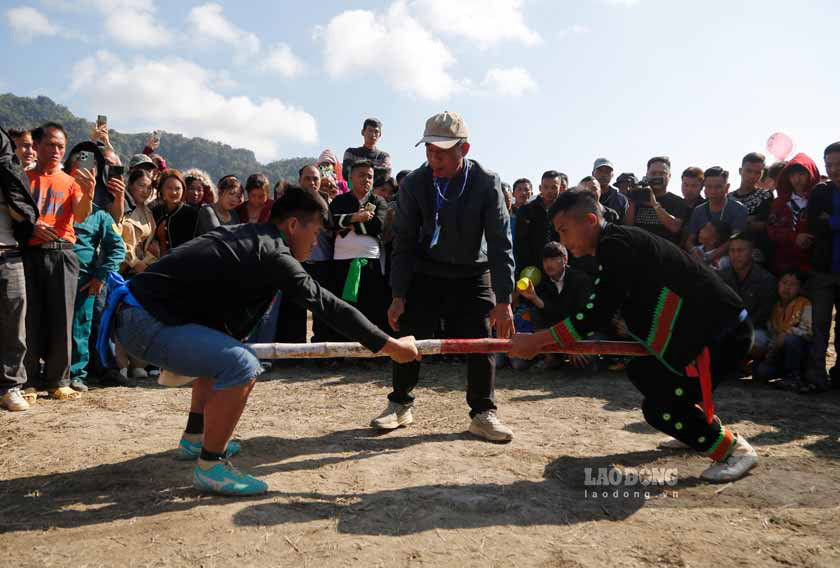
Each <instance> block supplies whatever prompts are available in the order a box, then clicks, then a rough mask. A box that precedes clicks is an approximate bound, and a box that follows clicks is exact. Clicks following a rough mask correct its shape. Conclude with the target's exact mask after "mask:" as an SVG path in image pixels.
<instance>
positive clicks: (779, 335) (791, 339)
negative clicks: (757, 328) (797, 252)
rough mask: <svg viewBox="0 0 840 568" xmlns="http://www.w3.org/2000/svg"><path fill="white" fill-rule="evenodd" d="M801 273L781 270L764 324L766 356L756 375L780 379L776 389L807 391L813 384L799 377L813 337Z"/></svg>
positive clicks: (809, 311) (763, 378) (810, 315)
mask: <svg viewBox="0 0 840 568" xmlns="http://www.w3.org/2000/svg"><path fill="white" fill-rule="evenodd" d="M802 284H803V276H802V275H801V274H800V273H799V272H796V271H788V272H785V273H784V274H783V275H782V277H781V278H780V279H779V289H778V293H779V301H778V302H777V303H776V305H775V306H774V307H773V312H772V314H771V316H770V321H769V324H768V332H769V333H770V337H771V343H770V351H769V352H768V354H767V357H766V358H765V360H764V361H762V363H761V364H760V365H759V366H758V368H757V369H756V373H755V374H756V378H758V379H762V380H765V381H772V380H774V379H777V378H779V377H780V376H781V377H782V379H781V380H780V381H778V382H776V383H774V384H775V386H777V387H778V388H781V389H784V390H789V391H795V392H800V393H809V392H812V391H814V390H816V388H815V386H814V385H813V384H810V383H808V382H804V381H803V380H802V378H801V377H802V375H801V373H802V368H803V365H804V364H805V363H806V361H807V357H808V349H809V347H810V344H811V340H812V338H813V328H812V321H813V318H812V312H811V302H810V301H809V300H808V299H807V298H805V297H804V296H802V295H800V292H801V290H802Z"/></svg>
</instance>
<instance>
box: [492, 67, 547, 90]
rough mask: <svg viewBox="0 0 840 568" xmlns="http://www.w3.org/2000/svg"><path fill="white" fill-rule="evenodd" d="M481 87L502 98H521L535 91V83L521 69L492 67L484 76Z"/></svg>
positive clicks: (523, 69)
mask: <svg viewBox="0 0 840 568" xmlns="http://www.w3.org/2000/svg"><path fill="white" fill-rule="evenodd" d="M482 86H483V87H484V88H486V89H488V90H489V91H491V92H492V93H495V94H497V95H499V96H503V97H521V96H522V95H524V94H526V93H533V92H535V91H536V90H537V83H536V81H534V80H533V79H532V78H531V74H530V73H528V70H527V69H525V68H523V67H508V68H505V69H503V68H500V67H493V68H492V69H490V70H489V71H487V74H486V75H485V76H484V81H483V82H482Z"/></svg>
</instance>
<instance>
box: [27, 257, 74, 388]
mask: <svg viewBox="0 0 840 568" xmlns="http://www.w3.org/2000/svg"><path fill="white" fill-rule="evenodd" d="M23 265H24V268H25V272H26V344H27V345H26V357H25V358H24V365H25V366H26V376H27V378H28V383H27V386H34V387H36V388H40V387H46V388H56V387H66V386H68V385H69V384H70V354H71V349H72V335H71V329H72V326H73V309H74V305H75V302H76V289H77V288H78V286H79V259H78V258H77V257H76V253H75V252H74V251H73V250H72V249H68V250H44V249H39V248H30V249H26V250H25V251H24V253H23ZM41 359H43V360H44V362H45V363H46V374H45V376H44V377H43V381H42V379H41V366H40V360H41Z"/></svg>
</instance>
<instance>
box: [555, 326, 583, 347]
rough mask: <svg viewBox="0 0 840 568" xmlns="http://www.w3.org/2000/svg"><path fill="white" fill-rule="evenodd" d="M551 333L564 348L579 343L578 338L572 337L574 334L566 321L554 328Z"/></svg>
mask: <svg viewBox="0 0 840 568" xmlns="http://www.w3.org/2000/svg"><path fill="white" fill-rule="evenodd" d="M551 331H552V334H553V335H554V338H555V339H556V340H557V342H558V343H559V344H560V345H561V346H563V347H567V346H569V345H571V344H573V343H576V342H577V338H576V337H575V336H574V335H572V332H571V330H569V328H568V326H567V325H566V322H565V321H562V322H560V323H558V324H557V325H555V326H554V327H552V328H551Z"/></svg>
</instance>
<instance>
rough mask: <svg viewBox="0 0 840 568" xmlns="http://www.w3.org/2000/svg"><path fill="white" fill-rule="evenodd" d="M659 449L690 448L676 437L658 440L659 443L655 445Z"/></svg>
mask: <svg viewBox="0 0 840 568" xmlns="http://www.w3.org/2000/svg"><path fill="white" fill-rule="evenodd" d="M656 447H657V448H659V449H660V450H687V449H689V448H691V446H689V445H688V444H686V443H685V442H680V441H679V440H677V439H676V438H666V439H664V440H662V441H661V442H659V445H658V446H656Z"/></svg>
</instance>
